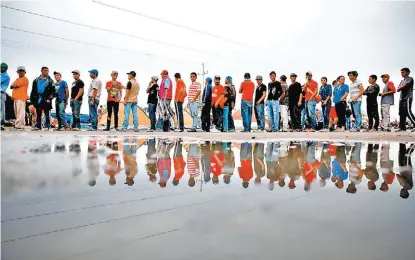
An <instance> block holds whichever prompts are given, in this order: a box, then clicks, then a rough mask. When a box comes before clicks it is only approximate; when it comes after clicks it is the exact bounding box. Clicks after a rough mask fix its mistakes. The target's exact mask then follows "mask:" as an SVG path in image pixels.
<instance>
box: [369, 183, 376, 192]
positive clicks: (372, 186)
mask: <svg viewBox="0 0 415 260" xmlns="http://www.w3.org/2000/svg"><path fill="white" fill-rule="evenodd" d="M367 188H368V189H369V190H376V184H375V183H374V182H373V181H369V182H368V183H367Z"/></svg>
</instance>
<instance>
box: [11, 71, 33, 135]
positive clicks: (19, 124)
mask: <svg viewBox="0 0 415 260" xmlns="http://www.w3.org/2000/svg"><path fill="white" fill-rule="evenodd" d="M17 73H18V74H19V78H17V79H16V80H15V81H14V83H13V84H12V85H11V87H10V88H11V89H13V94H12V98H13V100H14V114H15V115H16V121H15V124H14V130H24V125H25V116H26V100H27V89H28V87H29V80H28V79H27V78H26V76H25V75H26V69H25V67H23V66H20V67H18V68H17Z"/></svg>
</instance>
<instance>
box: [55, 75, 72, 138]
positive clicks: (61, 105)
mask: <svg viewBox="0 0 415 260" xmlns="http://www.w3.org/2000/svg"><path fill="white" fill-rule="evenodd" d="M53 75H55V80H56V83H55V87H56V101H55V109H56V118H57V119H58V128H57V129H56V130H57V131H62V130H64V129H65V128H66V117H65V108H66V106H67V105H68V98H69V89H68V84H67V83H66V81H64V80H62V74H61V73H60V72H57V71H55V72H53Z"/></svg>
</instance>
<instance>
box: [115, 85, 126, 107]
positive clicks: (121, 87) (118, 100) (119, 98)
mask: <svg viewBox="0 0 415 260" xmlns="http://www.w3.org/2000/svg"><path fill="white" fill-rule="evenodd" d="M124 88H125V87H124V86H123V85H120V95H119V97H118V99H117V102H118V103H119V102H120V101H121V97H122V90H123V89H124Z"/></svg>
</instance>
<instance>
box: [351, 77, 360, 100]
mask: <svg viewBox="0 0 415 260" xmlns="http://www.w3.org/2000/svg"><path fill="white" fill-rule="evenodd" d="M360 86H362V87H363V84H362V82H361V81H360V80H358V79H356V81H355V82H352V84H350V87H349V88H350V98H351V99H353V98H355V97H356V96H358V95H359V93H360V88H359V87H360ZM357 101H362V96H360V97H359V98H358V99H357Z"/></svg>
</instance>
